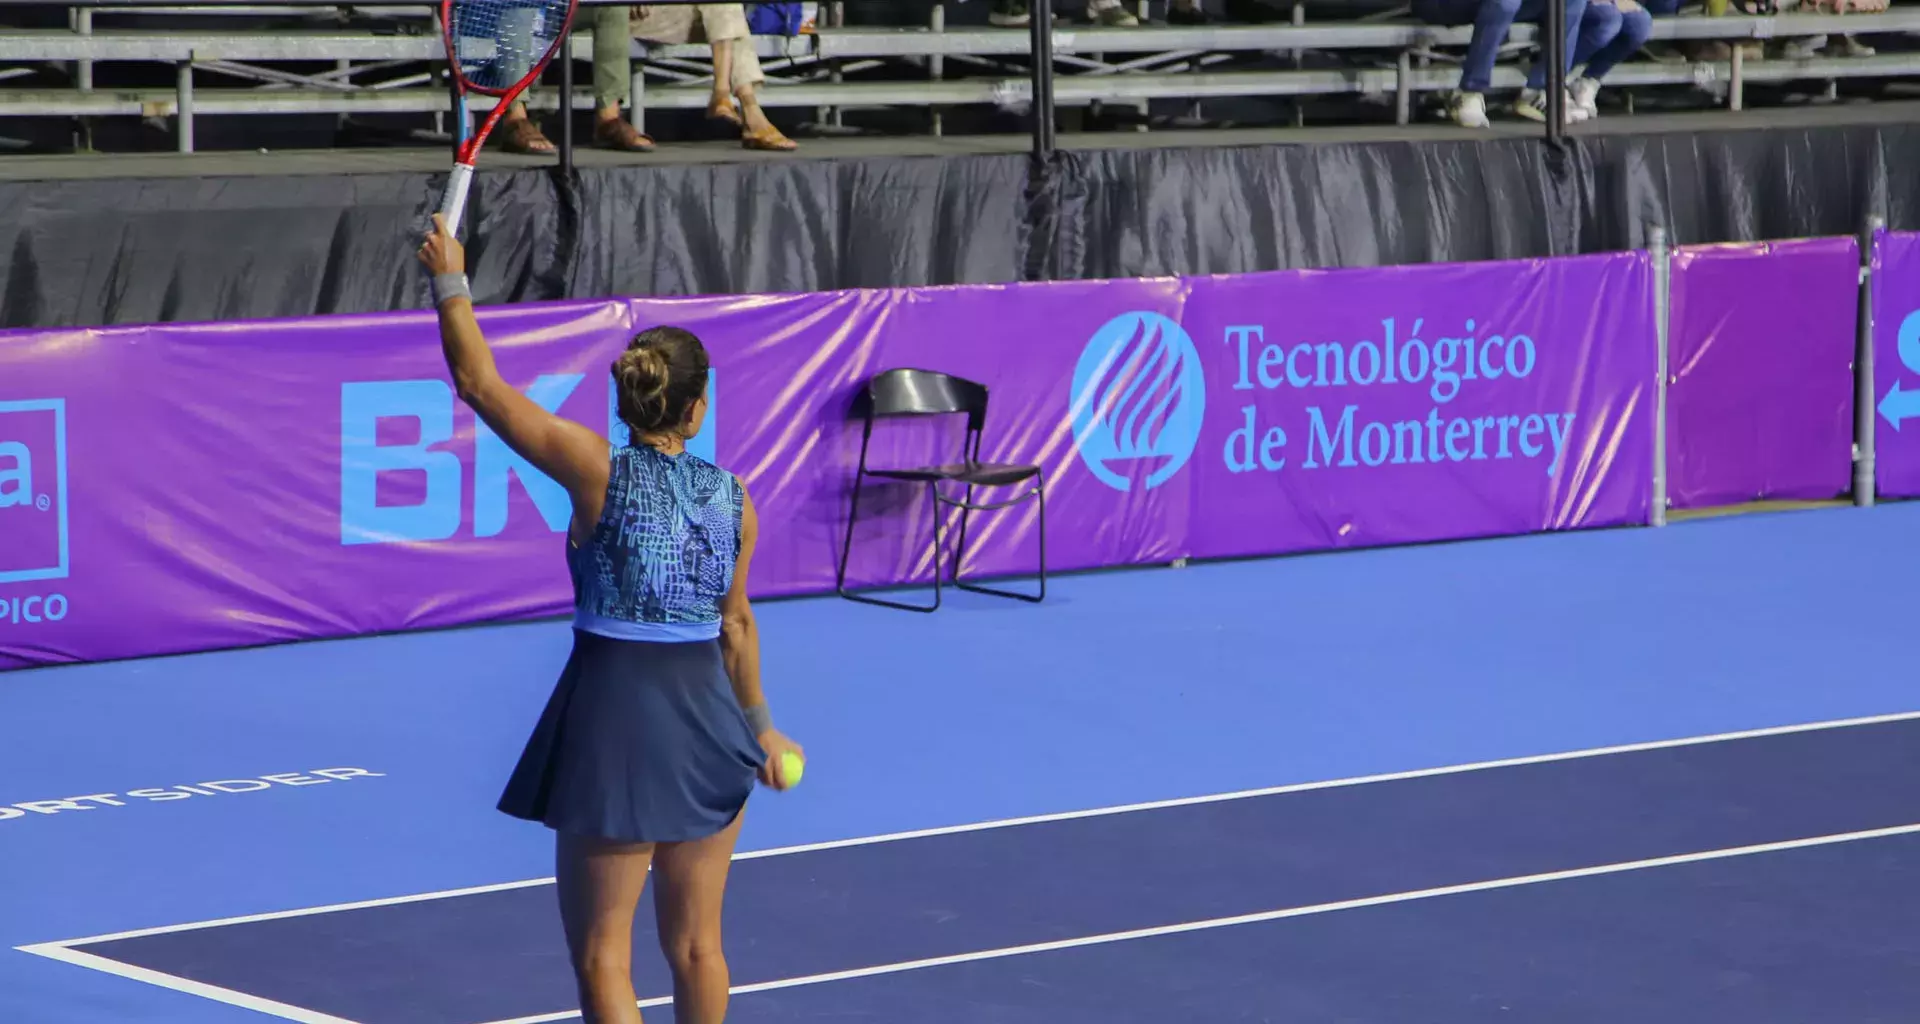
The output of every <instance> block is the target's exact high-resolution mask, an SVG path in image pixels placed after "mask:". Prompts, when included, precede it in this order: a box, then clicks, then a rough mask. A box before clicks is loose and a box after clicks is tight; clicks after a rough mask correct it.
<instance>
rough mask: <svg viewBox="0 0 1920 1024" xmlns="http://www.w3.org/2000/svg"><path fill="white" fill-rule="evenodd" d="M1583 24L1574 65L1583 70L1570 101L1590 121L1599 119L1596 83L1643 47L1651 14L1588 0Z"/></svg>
mask: <svg viewBox="0 0 1920 1024" xmlns="http://www.w3.org/2000/svg"><path fill="white" fill-rule="evenodd" d="M1585 22H1586V27H1585V30H1584V31H1582V32H1581V39H1580V50H1581V53H1580V56H1579V60H1578V61H1577V63H1582V64H1585V65H1586V70H1585V71H1584V72H1582V73H1581V75H1580V77H1579V78H1577V79H1575V80H1574V82H1573V85H1572V92H1573V102H1574V103H1576V104H1578V105H1579V107H1580V109H1581V111H1582V112H1583V113H1585V114H1586V116H1587V118H1588V119H1589V120H1591V119H1593V118H1596V117H1599V116H1600V103H1599V97H1600V80H1601V79H1603V78H1605V77H1607V72H1609V71H1612V70H1613V69H1614V66H1615V65H1617V64H1619V63H1620V62H1621V61H1623V60H1626V59H1627V58H1629V57H1631V56H1633V55H1634V54H1636V53H1639V52H1640V48H1641V47H1643V46H1645V45H1647V38H1648V37H1649V36H1651V35H1653V15H1651V14H1649V13H1647V10H1646V8H1643V7H1638V6H1635V7H1633V9H1632V10H1623V9H1622V8H1621V7H1619V6H1617V5H1616V4H1614V3H1611V2H1607V0H1592V2H1590V3H1589V4H1588V5H1587V15H1586V19H1585ZM1608 23H1611V27H1608Z"/></svg>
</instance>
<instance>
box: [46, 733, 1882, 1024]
mask: <svg viewBox="0 0 1920 1024" xmlns="http://www.w3.org/2000/svg"><path fill="white" fill-rule="evenodd" d="M1913 720H1920V711H1908V712H1900V713H1897V714H1888V715H1873V716H1868V717H1862V718H1843V719H1834V720H1831V721H1826V722H1809V723H1804V724H1800V725H1783V726H1771V727H1768V728H1764V729H1747V730H1743V731H1739V732H1724V733H1712V734H1708V735H1704V736H1689V737H1683V738H1680V739H1669V740H1652V741H1648V742H1644V743H1627V744H1620V745H1616V746H1610V747H1592V748H1588V749H1584V750H1572V751H1565V752H1562V753H1557V754H1535V755H1529V756H1525V757H1511V758H1503V759H1500V760H1495V761H1476V762H1472V763H1469V764H1460V765H1449V766H1444V767H1439V768H1420V769H1415V770H1412V771H1403V772H1390V773H1387V774H1382V775H1363V776H1357V777H1354V778H1346V779H1332V780H1328V781H1324V782H1306V783H1297V784H1294V785H1287V786H1273V787H1268V788H1265V789H1249V790H1241V791H1238V792H1233V793H1218V794H1213V795H1208V796H1197V797H1181V798H1177V799H1172V800H1156V801H1152V802H1148V803H1136V804H1122V805H1118V806H1113V807H1099V808H1093V809H1090V810H1082V811H1066V812H1061V813H1054V814H1037V815H1031V816H1028V817H1023V818H1005V819H1001V820H997V821H983V822H976V823H972V824H967V825H950V826H944V827H940V828H928V829H918V830H914V831H910V832H894V833H889V834H886V835H877V836H866V837H861V838H855V839H840V840H834V841H831V842H824V843H810V844H806V845H802V846H786V847H779V848H776V849H769V850H754V851H748V852H744V853H739V854H736V855H735V856H734V859H735V860H756V859H759V858H762V857H779V856H786V855H789V854H796V853H813V852H816V851H821V850H837V849H845V848H849V847H858V846H869V845H874V844H878V843H892V842H900V841H902V840H908V839H925V838H931V837H935V836H946V835H958V834H962V833H967V832H980V831H986V830H990V829H1001V828H1014V827H1018V826H1022V825H1040V824H1046V823H1048V822H1055V821H1072V820H1075V819H1079V818H1094V817H1104V816H1107V815H1114V814H1129V813H1134V812H1139V811H1153V810H1161V809H1164V808H1171V807H1189V806H1195V805H1199V804H1209V803H1223V802H1227V801H1232V800H1247V799H1252V798H1256V797H1264V796H1280V795H1283V794H1287V793H1304V792H1309V791H1313V790H1320V789H1337V788H1343V787H1348V786H1364V785H1371V784H1374V783H1380V782H1397V781H1402V780H1407V779H1421V778H1433V777H1436V776H1446V775H1459V774H1464V773H1468V772H1478V771H1487V770H1490V769H1496V768H1517V767H1523V766H1526V765H1534V764H1550V763H1554V762H1559V761H1574V760H1580V759H1584V758H1590V757H1605V756H1609V755H1613V754H1631V753H1637V752H1641V751H1648V750H1666V749H1672V748H1676V747H1689V746H1702V745H1706V744H1712V743H1726V742H1731V741H1735V740H1746V739H1760V738H1764V737H1768V736H1786V735H1792V734H1795V733H1805V732H1820V731H1824V730H1829V729H1845V728H1852V727H1856V726H1866V725H1880V724H1886V723H1892V722H1904V721H1913ZM551 884H553V879H552V878H550V877H549V878H530V879H525V880H522V881H518V882H502V883H499V884H496V885H481V886H472V887H469V888H464V889H447V890H443V891H440V892H427V893H417V894H414V895H410V896H392V897H386V898H383V899H372V900H361V901H357V902H353V903H335V904H329V905H327V906H319V907H303V908H300V909H297V910H281V911H273V912H270V913H264V914H248V915H244V916H239V917H225V918H219V919H216V920H210V921H197V922H193V923H190V924H177V925H165V926H162V927H157V928H140V929H135V930H132V931H124V932H115V933H113V934H110V935H94V936H88V937H86V938H79V939H65V940H61V941H58V942H46V943H39V944H35V945H28V946H20V947H18V948H19V949H20V951H21V952H25V953H33V954H36V955H39V956H44V957H50V958H52V959H55V960H63V961H66V962H69V963H76V964H81V965H82V966H86V967H91V968H93V969H94V970H98V971H102V972H104V973H107V974H115V975H119V976H121V977H125V978H132V979H135V980H138V981H144V982H146V983H148V984H152V985H158V986H160V987H162V988H170V989H174V990H176V991H180V992H190V993H193V994H195V995H201V996H205V997H206V998H209V999H215V1000H219V1001H221V1002H232V1000H231V999H228V998H224V997H223V996H222V995H221V994H220V993H224V992H226V990H224V989H217V988H214V987H213V986H205V985H200V984H199V983H197V982H192V981H188V980H187V979H184V978H175V977H173V976H171V975H167V974H161V973H160V972H157V971H149V970H146V969H144V968H138V967H132V966H129V965H127V964H122V963H119V962H118V961H114V960H109V959H107V958H105V957H99V956H94V955H91V954H85V953H80V952H78V951H77V950H75V949H74V947H77V946H86V945H93V944H95V943H104V942H116V941H119V940H122V939H137V938H145V937H147V936H151V935H166V934H171V933H175V932H186V931H198V930H201V929H206V928H221V927H227V926H231V925H242V924H253V923H256V922H261V921H279V920H286V919H288V918H296V917H311V916H316V915H320V914H331V913H338V912H343V911H349V910H370V909H374V908H378V907H389V906H398V905H401V904H406V903H421V902H426V901H429V900H439V899H453V898H457V897H461V896H477V895H483V894H486V893H493V892H505V891H508V890H513V889H525V888H531V887H534V886H541V885H551ZM1295 913H1297V912H1295ZM1009 955H1012V954H1009ZM770 984H778V983H770ZM748 990H749V991H759V989H757V988H752V989H748ZM230 995H232V996H234V997H235V998H238V999H244V1000H250V1002H246V1003H234V1005H245V1006H248V1007H249V1008H254V1009H260V1010H261V1012H264V1013H271V1014H274V1015H276V1016H282V1017H285V1018H286V1019H288V1020H295V1021H303V1022H307V1024H338V1022H337V1020H336V1019H335V1018H330V1017H325V1016H321V1015H315V1014H311V1013H310V1011H305V1010H300V1009H298V1008H296V1007H287V1008H285V1010H286V1012H282V1011H280V1010H274V1009H268V1008H266V1006H268V1005H278V1004H271V1003H270V1001H268V1000H256V999H254V998H253V997H251V996H245V995H242V994H239V993H230ZM255 1004H262V1005H255ZM289 1014H292V1015H289ZM299 1014H308V1016H299ZM548 1019H551V1020H566V1019H568V1018H567V1017H565V1016H562V1017H555V1018H530V1020H548ZM347 1024H352V1022H347Z"/></svg>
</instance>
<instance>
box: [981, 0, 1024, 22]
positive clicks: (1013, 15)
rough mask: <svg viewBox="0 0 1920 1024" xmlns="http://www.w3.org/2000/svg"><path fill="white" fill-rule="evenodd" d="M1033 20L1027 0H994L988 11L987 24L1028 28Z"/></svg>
mask: <svg viewBox="0 0 1920 1024" xmlns="http://www.w3.org/2000/svg"><path fill="white" fill-rule="evenodd" d="M1032 22H1033V15H1032V14H1031V12H1030V11H1029V10H1028V8H1027V0H993V8H992V9H991V10H989V11H988V12H987V24H989V25H992V26H994V27H995V28H1026V27H1027V26H1028V25H1029V24H1032Z"/></svg>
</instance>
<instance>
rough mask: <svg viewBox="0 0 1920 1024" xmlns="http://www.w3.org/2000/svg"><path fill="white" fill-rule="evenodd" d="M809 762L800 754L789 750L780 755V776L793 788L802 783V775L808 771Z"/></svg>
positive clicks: (788, 786)
mask: <svg viewBox="0 0 1920 1024" xmlns="http://www.w3.org/2000/svg"><path fill="white" fill-rule="evenodd" d="M806 769H807V762H806V760H805V759H804V758H802V757H801V756H800V755H799V754H796V753H794V752H793V751H791V750H789V751H786V752H785V753H782V754H781V755H780V778H781V779H782V780H784V781H785V782H786V784H787V788H789V789H791V788H793V787H794V786H798V785H799V784H800V775H801V773H802V772H804V771H806Z"/></svg>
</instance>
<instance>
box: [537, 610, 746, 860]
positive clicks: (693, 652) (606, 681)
mask: <svg viewBox="0 0 1920 1024" xmlns="http://www.w3.org/2000/svg"><path fill="white" fill-rule="evenodd" d="M765 761H766V754H765V752H763V751H762V750H761V749H760V743H759V741H758V740H756V739H755V738H754V736H753V731H752V729H751V728H749V727H748V725H747V720H746V716H745V715H743V714H742V713H741V711H740V705H739V703H738V702H737V701H735V700H734V697H733V690H732V687H731V686H729V685H728V682H727V672H726V666H725V664H724V663H723V662H722V661H721V659H720V642H719V641H718V640H707V641H702V642H692V643H648V642H643V641H637V640H614V639H609V638H607V637H603V636H597V635H595V634H592V633H585V632H581V631H580V630H575V631H574V634H573V655H572V657H569V658H568V659H567V667H566V669H565V671H563V672H561V674H560V681H559V683H558V684H557V685H555V686H554V689H553V697H552V698H551V699H549V700H548V701H547V709H546V711H545V712H544V713H543V714H541V716H540V722H539V724H538V725H536V726H534V730H533V735H532V737H531V738H529V739H528V740H527V746H526V750H525V751H524V752H523V753H522V754H521V755H520V763H519V765H518V766H516V767H515V768H514V770H513V776H512V778H510V779H509V780H508V781H507V787H506V791H505V792H504V793H503V794H501V797H500V804H499V807H500V810H502V811H504V812H506V813H507V814H510V815H513V816H514V817H516V818H522V819H525V820H527V821H537V822H541V823H542V824H545V825H546V826H547V827H549V828H552V829H555V830H558V831H562V832H568V833H573V834H576V835H585V836H596V837H598V838H601V839H606V840H610V841H613V842H624V843H678V842H689V841H691V840H695V839H702V838H705V837H707V836H710V835H713V834H714V833H716V832H719V831H721V830H722V829H724V828H726V827H727V826H728V825H730V824H732V823H733V819H734V818H735V817H737V816H738V815H739V814H740V811H741V808H743V807H744V806H745V805H746V802H747V797H748V796H750V795H752V793H753V786H754V781H755V778H756V776H757V774H758V773H759V770H760V766H761V764H762V763H764V762H765Z"/></svg>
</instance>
